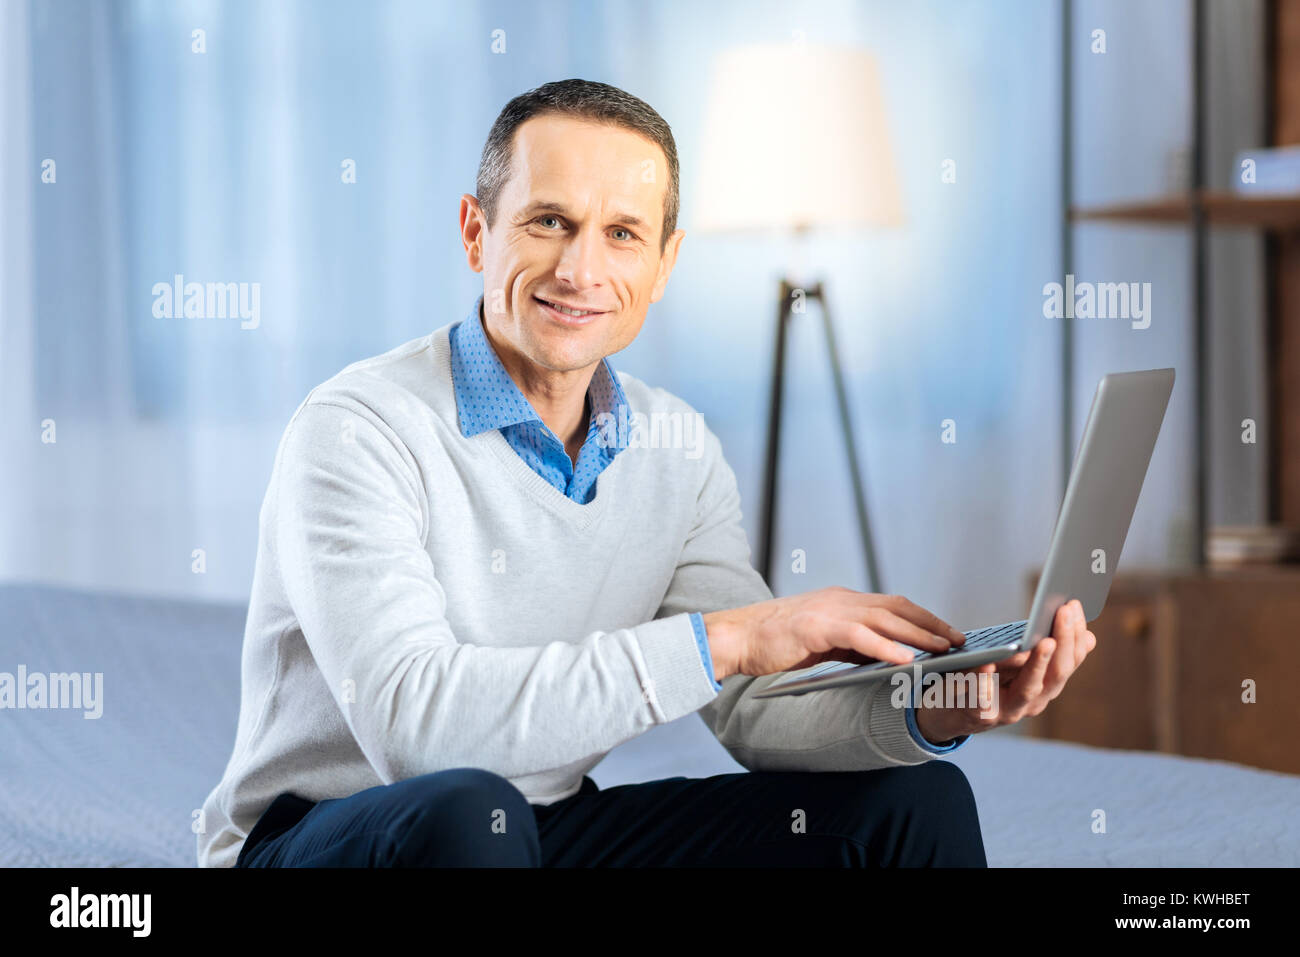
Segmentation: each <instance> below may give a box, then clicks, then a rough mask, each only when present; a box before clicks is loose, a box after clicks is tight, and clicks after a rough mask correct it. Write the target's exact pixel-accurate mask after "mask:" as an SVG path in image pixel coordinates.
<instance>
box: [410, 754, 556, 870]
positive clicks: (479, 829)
mask: <svg viewBox="0 0 1300 957" xmlns="http://www.w3.org/2000/svg"><path fill="white" fill-rule="evenodd" d="M392 786H393V787H395V788H400V789H401V792H402V793H401V794H400V795H399V796H398V799H399V800H401V801H402V802H403V804H404V809H405V812H406V813H404V814H403V815H402V816H401V817H400V818H399V819H398V820H397V821H395V822H394V827H393V833H392V834H391V838H392V845H391V853H392V865H393V866H395V867H540V866H541V842H540V840H539V838H538V834H537V820H536V818H535V817H534V815H533V810H532V807H531V806H530V805H529V804H528V801H527V800H526V799H525V798H524V796H523V794H521V793H520V792H519V789H518V788H516V787H515V786H514V785H513V784H511V783H510V782H509V781H507V780H506V779H505V778H503V777H502V776H501V775H499V774H496V773H494V772H492V771H487V770H484V769H483V768H452V769H450V770H447V771H437V772H434V773H432V774H424V775H420V776H419V777H416V778H410V779H408V780H406V781H402V782H399V783H398V784H394V785H392Z"/></svg>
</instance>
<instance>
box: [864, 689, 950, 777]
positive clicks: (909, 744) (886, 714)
mask: <svg viewBox="0 0 1300 957" xmlns="http://www.w3.org/2000/svg"><path fill="white" fill-rule="evenodd" d="M892 691H893V689H892V688H891V687H890V685H889V682H887V681H881V682H879V683H877V685H876V687H875V688H874V689H873V690H872V691H870V692H868V696H869V697H868V703H867V708H866V715H867V735H868V737H869V738H870V739H871V742H872V744H873V745H874V746H875V747H876V749H877V750H878V751H880V752H881V753H882V754H883V755H885V757H887V758H890V759H892V760H893V761H895V762H897V763H898V764H921V763H923V762H925V761H929V760H931V759H933V758H934V755H935V752H934V751H933V750H928V749H926V748H923V747H921V746H920V745H919V744H917V743H916V738H914V737H913V736H912V732H911V731H910V730H909V729H908V724H907V713H906V712H907V708H906V707H905V706H904V707H896V706H895V705H894V702H893V700H892V699H893V694H892ZM933 747H934V746H933V745H931V748H933Z"/></svg>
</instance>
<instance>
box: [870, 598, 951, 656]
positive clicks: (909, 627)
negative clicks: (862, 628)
mask: <svg viewBox="0 0 1300 957" xmlns="http://www.w3.org/2000/svg"><path fill="white" fill-rule="evenodd" d="M862 623H863V624H864V625H866V626H867V627H868V628H870V629H871V630H872V631H874V632H875V633H876V634H878V635H883V636H884V637H886V638H892V639H894V640H895V641H897V642H901V643H902V644H905V645H911V646H912V647H914V648H921V649H923V650H925V651H934V652H940V653H942V652H945V651H947V650H948V649H949V648H951V647H952V642H951V641H949V640H948V639H947V638H945V637H943V636H942V635H937V634H934V633H933V632H929V631H926V630H925V629H924V628H922V627H921V626H920V625H917V624H914V623H913V622H910V621H908V620H907V619H906V618H904V617H902V616H901V615H896V614H895V613H894V612H892V611H890V610H889V609H888V608H885V607H882V606H880V605H877V606H875V607H874V608H870V609H868V610H867V612H866V613H865V614H864V615H863V616H862Z"/></svg>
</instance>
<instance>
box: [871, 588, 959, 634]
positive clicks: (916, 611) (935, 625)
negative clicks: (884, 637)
mask: <svg viewBox="0 0 1300 957" xmlns="http://www.w3.org/2000/svg"><path fill="white" fill-rule="evenodd" d="M861 597H862V598H866V599H867V602H866V608H884V609H886V610H888V611H891V612H893V613H894V614H895V615H898V616H899V617H901V618H905V619H907V620H908V621H910V622H912V623H913V624H915V625H919V626H920V627H921V628H923V629H925V630H926V631H928V632H929V633H930V634H932V635H937V636H938V637H940V638H942V639H943V640H944V641H945V642H947V645H957V646H959V647H960V646H961V645H962V644H964V643H965V642H966V635H965V634H964V633H962V632H960V631H958V630H957V629H956V628H954V627H953V626H952V625H950V624H948V623H947V622H946V621H944V620H943V619H942V618H940V617H939V616H938V615H936V614H934V612H931V611H927V610H926V609H924V608H922V607H921V606H920V605H918V604H916V603H915V602H914V601H912V600H910V599H908V598H904V597H903V596H902V595H885V596H880V595H875V596H868V595H867V594H865V593H863V594H861ZM882 599H883V600H882ZM945 647H946V646H945Z"/></svg>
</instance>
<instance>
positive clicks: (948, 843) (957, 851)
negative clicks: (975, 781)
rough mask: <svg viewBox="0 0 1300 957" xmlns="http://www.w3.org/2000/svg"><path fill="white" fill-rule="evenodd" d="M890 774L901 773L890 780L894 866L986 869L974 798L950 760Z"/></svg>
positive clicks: (960, 770)
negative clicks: (894, 839)
mask: <svg viewBox="0 0 1300 957" xmlns="http://www.w3.org/2000/svg"><path fill="white" fill-rule="evenodd" d="M895 770H896V771H898V772H901V773H899V774H895V775H894V776H893V777H892V779H891V781H890V787H891V788H892V790H893V792H894V793H893V795H892V799H893V802H894V809H893V811H894V813H893V814H892V815H891V816H892V818H893V821H894V826H895V828H896V829H897V831H898V833H896V835H895V836H896V841H895V842H894V846H895V856H896V860H895V861H894V863H895V864H898V865H902V866H940V867H986V866H988V862H987V860H986V858H985V855H984V838H983V835H982V834H981V832H980V823H979V812H978V810H977V809H976V806H975V794H974V792H973V791H972V790H971V786H970V782H969V781H968V780H967V779H966V775H965V773H964V772H963V771H962V769H961V768H959V767H958V766H957V765H955V764H953V763H951V762H950V761H940V760H930V761H926V762H925V763H924V764H916V765H911V766H908V767H906V768H897V769H895ZM867 786H868V787H870V786H871V784H870V783H868V784H867Z"/></svg>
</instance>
